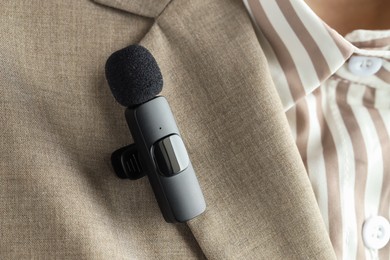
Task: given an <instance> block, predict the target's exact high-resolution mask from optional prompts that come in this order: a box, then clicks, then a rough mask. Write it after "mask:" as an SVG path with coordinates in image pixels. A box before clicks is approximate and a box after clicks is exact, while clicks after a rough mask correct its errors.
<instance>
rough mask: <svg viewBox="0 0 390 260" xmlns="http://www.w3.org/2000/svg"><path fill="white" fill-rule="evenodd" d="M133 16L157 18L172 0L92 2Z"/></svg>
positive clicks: (108, 0) (99, 0)
mask: <svg viewBox="0 0 390 260" xmlns="http://www.w3.org/2000/svg"><path fill="white" fill-rule="evenodd" d="M92 1H94V2H95V3H98V4H101V5H105V6H109V7H112V8H115V9H119V10H122V11H125V12H129V13H132V14H136V15H140V16H145V17H148V18H157V17H158V16H159V15H160V14H161V12H162V11H163V10H164V8H165V7H166V6H167V5H168V4H169V2H170V1H171V0H140V1H136V0H92Z"/></svg>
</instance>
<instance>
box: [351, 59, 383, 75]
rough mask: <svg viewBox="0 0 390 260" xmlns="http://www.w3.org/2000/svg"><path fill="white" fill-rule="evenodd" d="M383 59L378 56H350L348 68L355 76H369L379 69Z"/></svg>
mask: <svg viewBox="0 0 390 260" xmlns="http://www.w3.org/2000/svg"><path fill="white" fill-rule="evenodd" d="M382 63H383V60H382V59H381V58H378V57H366V56H352V57H351V58H350V59H349V62H348V69H349V70H350V71H351V72H352V73H353V74H355V75H357V76H371V75H374V74H375V73H377V72H378V70H380V68H381V67H382Z"/></svg>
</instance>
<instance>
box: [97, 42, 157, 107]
mask: <svg viewBox="0 0 390 260" xmlns="http://www.w3.org/2000/svg"><path fill="white" fill-rule="evenodd" d="M105 70H106V78H107V82H108V85H109V86H110V88H111V92H112V94H113V96H114V98H115V99H116V101H118V103H120V104H121V105H122V106H125V107H129V106H130V107H131V106H135V105H138V104H142V103H144V102H146V101H148V100H150V99H152V98H153V97H154V96H156V95H158V94H159V93H160V92H161V90H162V86H163V78H162V75H161V71H160V68H159V67H158V65H157V62H156V60H155V59H154V57H153V56H152V54H151V53H150V52H149V51H148V50H147V49H146V48H144V47H142V46H140V45H130V46H128V47H126V48H124V49H121V50H119V51H116V52H114V53H113V54H112V55H111V56H110V57H109V58H108V60H107V62H106V68H105Z"/></svg>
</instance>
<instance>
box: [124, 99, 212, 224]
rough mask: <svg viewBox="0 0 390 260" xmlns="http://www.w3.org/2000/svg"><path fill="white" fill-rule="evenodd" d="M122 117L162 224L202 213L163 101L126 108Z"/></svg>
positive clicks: (184, 153) (199, 194) (191, 174)
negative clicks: (145, 175) (153, 196)
mask: <svg viewBox="0 0 390 260" xmlns="http://www.w3.org/2000/svg"><path fill="white" fill-rule="evenodd" d="M125 116H126V120H127V123H128V126H129V129H130V131H131V133H132V136H133V138H134V141H135V145H136V147H137V150H138V152H139V156H140V158H141V164H142V167H143V169H145V171H146V174H147V176H148V178H149V181H150V184H151V186H152V189H153V192H154V194H155V197H156V199H157V202H158V205H159V207H160V210H161V212H162V214H163V216H164V219H165V221H167V222H170V223H173V222H185V221H187V220H190V219H192V218H194V217H196V216H198V215H200V214H201V213H203V212H204V211H205V209H206V203H205V200H204V197H203V193H202V191H201V188H200V186H199V183H198V180H197V178H196V175H195V171H194V169H193V167H192V164H191V161H190V159H189V156H188V154H187V150H186V148H185V146H184V143H183V141H182V138H181V135H180V133H179V129H178V128H177V125H176V122H175V119H174V117H173V114H172V111H171V109H170V107H169V104H168V102H167V100H166V99H165V98H164V97H162V96H158V97H155V98H153V99H151V100H149V101H147V102H145V103H143V104H141V105H138V106H136V107H132V108H131V107H129V108H127V109H126V112H125Z"/></svg>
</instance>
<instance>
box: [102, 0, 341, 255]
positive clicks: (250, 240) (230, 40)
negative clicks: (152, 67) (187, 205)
mask: <svg viewBox="0 0 390 260" xmlns="http://www.w3.org/2000/svg"><path fill="white" fill-rule="evenodd" d="M95 1H96V2H99V3H104V4H108V5H110V6H111V7H116V8H118V7H119V8H121V9H122V10H127V11H130V12H134V13H137V14H140V15H144V16H147V17H153V18H155V23H154V25H153V26H152V28H151V29H150V30H149V32H148V33H147V34H146V35H145V37H144V38H143V40H142V41H141V44H142V45H143V46H145V47H146V48H148V49H149V50H150V51H151V52H152V53H153V55H154V56H155V58H156V60H157V62H158V63H159V65H160V67H161V70H162V73H163V77H164V90H163V93H162V94H163V95H164V96H166V97H167V99H168V101H169V102H170V105H171V108H172V110H173V113H174V115H175V117H176V120H177V124H178V126H179V128H180V130H181V133H182V135H183V139H184V142H185V144H186V146H187V149H188V152H189V154H190V158H191V161H192V163H193V166H194V168H195V171H196V173H197V176H198V179H199V181H200V184H201V187H202V189H203V192H204V195H205V199H206V203H207V210H206V212H205V213H204V214H203V215H201V216H199V217H197V218H195V219H193V220H191V221H189V222H188V223H187V224H188V226H189V228H190V229H191V231H192V233H193V235H194V237H195V238H196V240H197V241H198V243H199V245H200V247H201V248H202V250H203V252H204V254H205V256H206V257H207V258H209V259H279V258H294V259H303V258H308V259H318V258H321V259H333V258H335V256H334V252H333V249H332V247H331V244H330V241H329V238H328V235H327V233H326V229H325V227H324V224H323V222H322V219H321V216H320V213H319V210H318V207H317V204H316V201H315V197H314V194H313V191H312V189H311V186H310V182H309V179H308V177H307V174H306V172H305V169H304V166H303V164H302V162H301V159H300V156H299V153H298V151H297V148H296V145H295V143H294V140H293V138H292V135H291V133H290V129H289V127H288V124H287V120H286V118H285V114H284V112H283V107H282V104H281V101H280V99H279V97H278V94H277V92H276V90H275V86H274V85H273V83H272V80H271V77H270V74H269V71H268V67H267V64H266V61H265V57H264V54H263V52H262V49H261V46H260V45H259V43H258V41H257V38H256V35H255V32H254V30H253V27H252V25H251V22H250V19H249V17H248V15H247V13H246V10H245V7H244V5H243V3H242V2H241V1H233V0H232V1H226V0H214V1H203V0H194V1H179V0H174V1H171V2H170V3H169V5H167V2H168V1H163V2H161V3H158V4H156V5H155V6H154V5H150V3H151V2H154V3H157V2H159V1H154V0H149V1H145V2H144V1H128V2H127V3H123V2H119V1H110V0H95ZM108 2H110V3H108ZM124 5H125V6H124ZM149 8H150V9H149Z"/></svg>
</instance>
